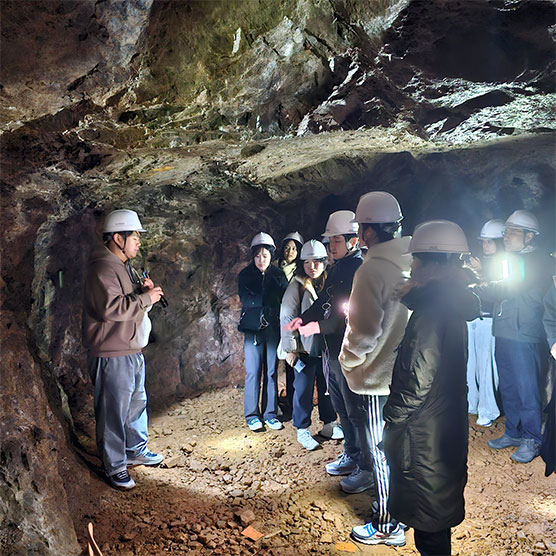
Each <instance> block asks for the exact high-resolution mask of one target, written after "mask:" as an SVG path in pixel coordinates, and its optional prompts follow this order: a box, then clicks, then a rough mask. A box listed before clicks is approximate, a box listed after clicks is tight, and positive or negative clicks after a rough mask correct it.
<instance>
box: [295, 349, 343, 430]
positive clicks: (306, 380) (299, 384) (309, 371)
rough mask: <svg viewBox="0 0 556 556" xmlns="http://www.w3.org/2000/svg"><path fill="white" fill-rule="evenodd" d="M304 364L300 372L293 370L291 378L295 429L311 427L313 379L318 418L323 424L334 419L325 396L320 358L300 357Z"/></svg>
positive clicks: (328, 399)
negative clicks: (316, 397) (316, 394)
mask: <svg viewBox="0 0 556 556" xmlns="http://www.w3.org/2000/svg"><path fill="white" fill-rule="evenodd" d="M299 358H300V359H301V361H303V363H304V364H305V367H304V368H303V370H302V371H301V372H297V371H296V370H294V371H293V372H294V377H293V413H292V418H293V426H294V427H295V428H296V429H308V428H309V427H310V426H311V413H312V411H313V391H314V388H315V379H316V382H317V393H318V407H319V417H320V420H321V421H322V422H323V423H330V422H332V421H334V420H335V419H336V412H335V411H334V407H333V406H332V400H331V399H330V396H328V395H326V383H325V381H324V376H323V374H322V360H321V358H320V357H310V356H309V355H300V356H299Z"/></svg>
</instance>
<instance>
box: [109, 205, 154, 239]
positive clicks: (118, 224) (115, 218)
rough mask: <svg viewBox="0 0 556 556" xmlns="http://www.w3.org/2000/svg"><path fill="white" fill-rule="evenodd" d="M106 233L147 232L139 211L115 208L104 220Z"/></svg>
mask: <svg viewBox="0 0 556 556" xmlns="http://www.w3.org/2000/svg"><path fill="white" fill-rule="evenodd" d="M102 231H103V232H104V233H105V234H107V233H115V232H146V231H147V230H145V229H143V226H141V222H140V221H139V217H138V216H137V213H136V212H135V211H133V210H127V209H122V210H114V211H112V212H111V213H110V214H109V215H108V216H107V217H106V220H105V221H104V228H103V230H102Z"/></svg>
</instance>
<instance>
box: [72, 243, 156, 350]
mask: <svg viewBox="0 0 556 556" xmlns="http://www.w3.org/2000/svg"><path fill="white" fill-rule="evenodd" d="M150 305H151V298H150V296H149V294H148V293H141V291H140V287H139V286H134V284H133V283H132V282H131V279H130V277H129V274H128V271H127V269H126V267H125V265H124V263H123V262H122V261H121V260H120V259H119V258H118V257H117V256H116V255H114V253H112V252H111V251H110V250H109V249H107V248H106V247H104V246H101V247H99V249H97V250H95V251H94V253H93V255H92V256H91V260H90V261H89V268H88V269H87V276H86V280H85V290H84V298H83V340H84V344H85V347H86V348H87V349H88V350H89V353H90V354H91V355H92V356H93V357H120V356H122V355H131V354H133V353H139V352H140V351H141V349H142V347H144V346H143V345H141V344H143V343H144V338H141V337H142V336H143V337H144V336H145V333H144V330H143V327H144V326H145V324H146V323H145V319H148V317H147V316H146V311H147V309H148V307H149V306H150Z"/></svg>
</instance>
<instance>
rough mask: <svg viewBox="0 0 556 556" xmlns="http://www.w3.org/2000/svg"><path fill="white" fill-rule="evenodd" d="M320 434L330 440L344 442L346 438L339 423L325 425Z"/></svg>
mask: <svg viewBox="0 0 556 556" xmlns="http://www.w3.org/2000/svg"><path fill="white" fill-rule="evenodd" d="M319 434H320V435H321V436H324V438H330V440H342V439H343V438H344V431H343V430H342V426H341V425H340V424H338V422H337V421H331V422H330V423H325V424H324V425H323V427H322V429H321V430H320V432H319Z"/></svg>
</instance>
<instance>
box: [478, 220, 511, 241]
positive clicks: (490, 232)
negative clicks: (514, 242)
mask: <svg viewBox="0 0 556 556" xmlns="http://www.w3.org/2000/svg"><path fill="white" fill-rule="evenodd" d="M504 228H505V225H504V221H503V220H489V221H488V222H485V224H484V225H483V227H482V228H481V233H480V234H479V237H478V239H498V238H501V237H504Z"/></svg>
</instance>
